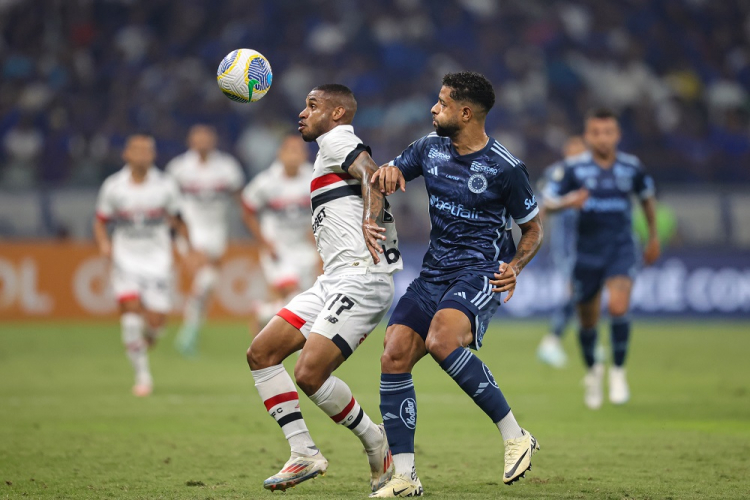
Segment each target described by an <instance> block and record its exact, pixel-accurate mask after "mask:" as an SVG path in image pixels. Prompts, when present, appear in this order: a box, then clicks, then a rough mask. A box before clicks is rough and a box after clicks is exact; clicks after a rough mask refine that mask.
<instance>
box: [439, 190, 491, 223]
mask: <svg viewBox="0 0 750 500" xmlns="http://www.w3.org/2000/svg"><path fill="white" fill-rule="evenodd" d="M430 206H431V207H435V209H436V210H440V211H441V212H449V213H450V214H451V215H455V216H456V217H461V218H462V219H478V218H479V215H480V214H481V213H482V211H481V210H477V209H475V208H469V207H464V206H463V205H462V204H460V203H459V204H456V203H455V202H453V201H445V200H441V199H440V197H439V196H435V195H431V196H430Z"/></svg>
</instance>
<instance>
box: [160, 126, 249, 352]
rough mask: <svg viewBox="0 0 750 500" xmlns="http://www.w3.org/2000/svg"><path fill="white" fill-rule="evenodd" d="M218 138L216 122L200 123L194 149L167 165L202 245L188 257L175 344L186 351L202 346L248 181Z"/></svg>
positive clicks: (191, 141)
mask: <svg viewBox="0 0 750 500" xmlns="http://www.w3.org/2000/svg"><path fill="white" fill-rule="evenodd" d="M216 141H217V138H216V131H215V130H214V129H213V127H210V126H208V125H194V126H193V127H192V128H191V129H190V132H189V133H188V147H189V148H190V149H188V150H187V151H186V152H185V153H183V154H181V155H180V156H177V157H176V158H174V159H173V160H172V161H171V162H169V164H168V165H167V172H168V173H169V174H170V175H171V176H172V177H174V179H175V181H177V185H178V186H179V188H180V190H181V191H182V198H183V206H182V216H183V218H184V219H185V224H187V227H188V230H189V232H190V241H191V242H192V244H193V248H195V250H197V252H195V254H194V257H193V258H190V259H185V262H186V264H187V269H188V271H189V273H190V274H191V276H192V286H191V291H190V296H189V297H188V299H187V301H186V303H185V309H184V312H183V314H184V318H183V323H182V328H181V329H180V332H179V333H178V335H177V337H176V338H175V347H176V348H177V350H179V351H180V352H181V353H182V354H184V355H186V356H190V355H194V354H196V352H197V347H198V335H199V333H200V329H201V326H203V322H204V320H205V316H206V309H207V308H208V303H209V300H210V298H211V292H212V291H213V289H214V287H215V286H216V282H217V279H218V264H219V261H220V260H221V258H222V256H223V255H224V252H225V251H226V248H227V238H228V233H229V228H228V222H227V210H228V208H229V205H230V204H231V202H232V199H233V198H236V197H238V196H239V192H240V190H241V189H242V186H243V185H244V183H245V174H244V172H243V171H242V167H241V166H240V164H239V162H238V161H237V160H236V159H235V158H234V157H232V156H231V155H229V154H226V153H223V152H221V151H218V150H217V149H216Z"/></svg>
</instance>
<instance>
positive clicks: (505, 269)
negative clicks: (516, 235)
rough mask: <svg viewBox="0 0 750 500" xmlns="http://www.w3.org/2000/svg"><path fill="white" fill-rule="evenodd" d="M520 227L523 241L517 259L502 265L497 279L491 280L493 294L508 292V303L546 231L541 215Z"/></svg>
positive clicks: (497, 273) (517, 252) (496, 275)
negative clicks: (519, 276) (517, 281)
mask: <svg viewBox="0 0 750 500" xmlns="http://www.w3.org/2000/svg"><path fill="white" fill-rule="evenodd" d="M518 227H519V228H521V239H520V240H519V242H518V248H517V249H516V255H515V257H513V260H511V261H510V263H505V262H502V263H500V268H499V269H498V272H496V273H495V279H494V280H490V283H491V284H492V286H493V287H494V288H493V289H492V291H493V292H495V293H500V292H508V296H507V297H505V300H504V301H503V302H508V301H509V300H510V298H511V297H513V292H514V291H515V289H516V278H517V277H518V275H519V274H520V273H521V271H522V270H523V268H524V267H526V264H528V263H529V262H531V259H533V258H534V255H536V253H537V252H538V251H539V247H540V246H541V245H542V238H543V235H544V230H543V228H542V221H541V219H540V218H539V215H536V216H535V217H534V218H533V219H531V220H530V221H528V222H524V223H523V224H519V225H518Z"/></svg>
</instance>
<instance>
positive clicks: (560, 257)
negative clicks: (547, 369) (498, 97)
mask: <svg viewBox="0 0 750 500" xmlns="http://www.w3.org/2000/svg"><path fill="white" fill-rule="evenodd" d="M584 151H586V143H584V142H583V137H581V136H579V135H575V136H572V137H570V138H569V139H568V140H567V141H565V145H564V146H563V158H566V159H567V158H571V157H573V156H577V155H579V154H581V153H583V152H584ZM564 172H565V164H564V163H563V162H562V161H559V162H557V163H554V164H552V165H550V166H549V167H547V168H546V169H545V171H544V178H543V179H542V182H541V183H540V184H541V185H540V186H539V189H538V192H540V193H543V192H544V189H545V186H546V185H547V184H548V183H549V182H551V181H554V180H560V179H562V177H563V173H564ZM587 197H588V193H587V192H586V190H585V189H584V190H581V191H577V199H576V200H575V204H574V207H573V208H568V209H565V210H559V211H558V212H557V213H550V214H547V210H546V209H545V205H544V204H543V205H542V207H541V210H540V216H541V218H542V220H543V221H544V232H545V233H546V234H547V241H549V248H550V256H551V258H552V264H553V265H554V266H555V269H557V271H558V272H560V273H561V274H562V275H563V276H565V279H566V289H567V290H566V293H567V296H566V299H565V302H563V303H562V304H561V305H560V306H559V307H558V308H557V309H556V310H555V312H554V313H553V314H552V324H551V325H550V333H549V334H548V335H546V336H545V337H544V338H543V339H542V342H541V343H540V344H539V348H538V349H537V351H536V353H537V357H538V358H539V359H540V360H541V361H542V362H543V363H547V364H548V365H551V366H554V367H555V368H562V367H563V366H565V363H567V360H568V357H567V356H566V355H565V351H564V350H563V347H562V343H561V339H562V336H563V334H564V333H565V329H566V328H567V327H568V323H569V322H570V319H571V318H572V317H573V314H575V308H576V306H575V301H574V300H573V293H572V290H571V283H570V276H571V274H572V272H573V264H574V262H575V255H576V238H575V232H576V217H577V212H576V210H575V209H576V208H578V209H580V208H581V207H582V206H583V203H585V201H586V198H587Z"/></svg>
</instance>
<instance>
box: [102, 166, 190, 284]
mask: <svg viewBox="0 0 750 500" xmlns="http://www.w3.org/2000/svg"><path fill="white" fill-rule="evenodd" d="M179 208H180V193H179V189H178V187H177V185H176V184H175V182H174V180H173V179H172V178H171V177H170V176H168V175H166V174H164V173H163V172H160V171H159V170H157V169H156V167H151V169H150V170H149V171H148V173H147V174H146V178H145V179H144V181H143V182H141V183H136V182H134V181H133V176H132V172H131V170H130V167H129V166H128V165H125V167H123V168H122V169H121V170H120V171H119V172H116V173H114V174H112V175H110V176H109V177H108V178H107V179H106V180H105V181H104V184H103V185H102V187H101V190H100V191H99V198H98V201H97V205H96V216H97V217H98V218H99V219H100V220H103V221H108V222H110V221H111V222H113V223H114V224H115V228H114V231H113V233H112V260H113V263H114V265H115V267H116V268H117V269H119V270H121V271H123V272H127V273H133V274H136V275H138V276H142V277H167V276H169V275H170V273H171V269H172V240H171V237H170V234H169V229H170V228H169V221H168V220H167V215H176V214H177V213H178V211H179Z"/></svg>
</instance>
